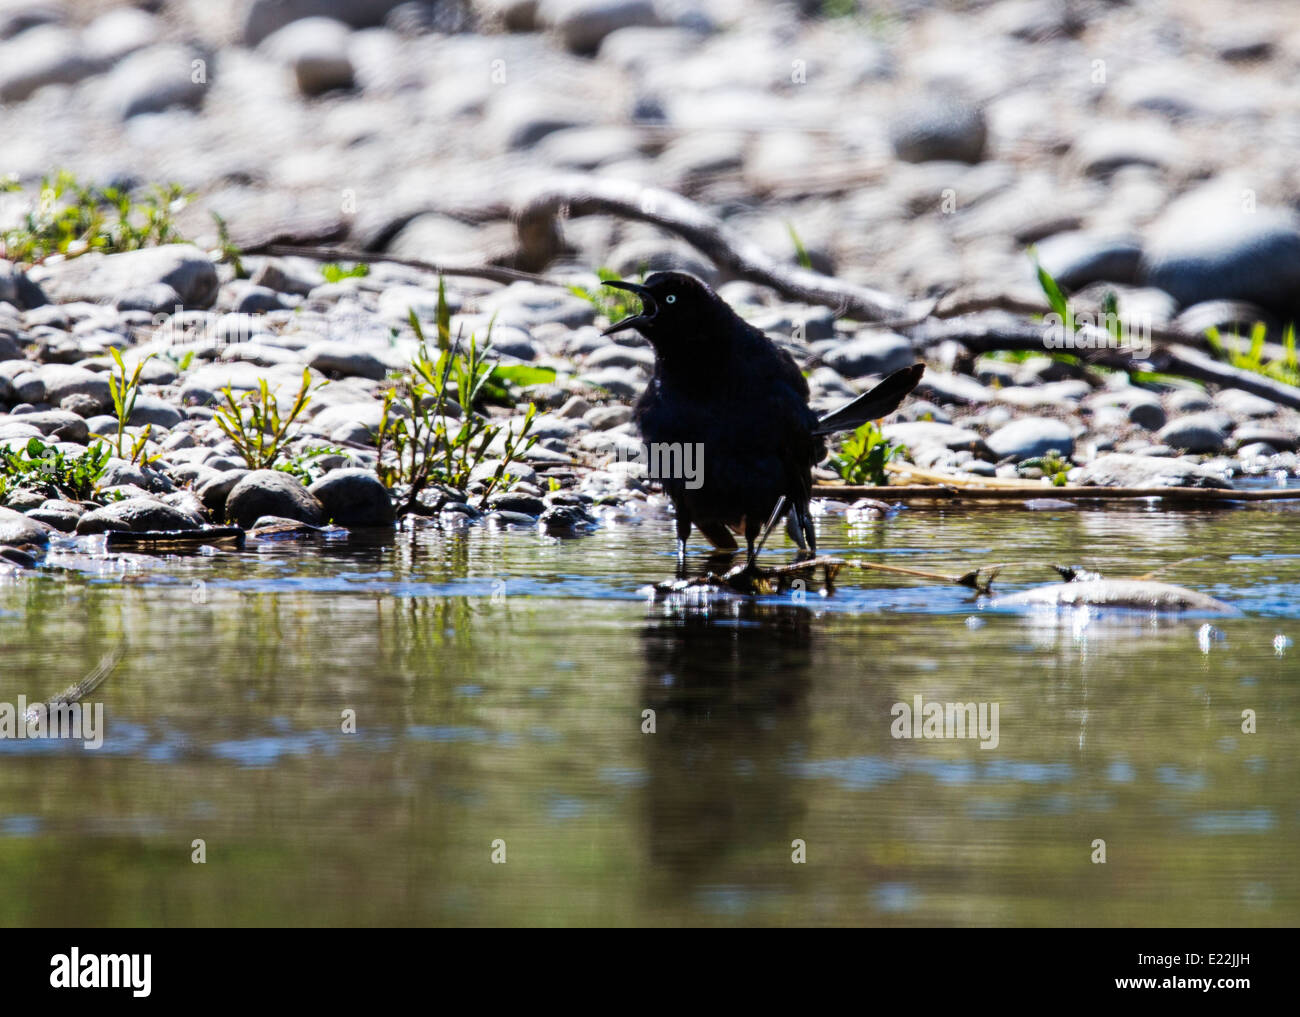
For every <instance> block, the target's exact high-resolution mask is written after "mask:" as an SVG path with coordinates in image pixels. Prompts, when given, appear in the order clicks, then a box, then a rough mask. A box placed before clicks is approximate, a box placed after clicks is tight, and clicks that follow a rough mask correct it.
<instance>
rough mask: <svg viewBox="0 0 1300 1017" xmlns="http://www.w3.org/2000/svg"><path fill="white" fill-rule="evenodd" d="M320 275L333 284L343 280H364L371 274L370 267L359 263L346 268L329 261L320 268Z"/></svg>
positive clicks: (361, 262)
mask: <svg viewBox="0 0 1300 1017" xmlns="http://www.w3.org/2000/svg"><path fill="white" fill-rule="evenodd" d="M320 274H321V275H323V276H324V277H325V281H326V282H332V283H336V282H339V281H340V280H343V279H364V278H365V277H366V276H368V275H369V274H370V266H369V265H367V264H366V263H365V262H363V261H359V262H357V263H356V264H355V265H353V266H352V267H351V268H344V267H343V266H342V265H340V264H338V263H337V262H334V261H328V262H326V263H325V264H324V265H322V266H321V267H320Z"/></svg>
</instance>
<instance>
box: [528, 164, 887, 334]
mask: <svg viewBox="0 0 1300 1017" xmlns="http://www.w3.org/2000/svg"><path fill="white" fill-rule="evenodd" d="M584 215H614V216H619V217H621V218H625V219H638V220H640V221H642V222H648V223H652V224H654V225H656V226H659V227H661V228H663V229H665V230H669V231H670V232H673V233H676V234H677V235H678V236H680V237H682V238H683V239H684V240H686V241H687V242H688V243H690V244H691V245H692V246H693V247H695V248H696V249H697V250H699V251H700V252H701V253H703V254H706V255H708V256H709V257H710V258H712V259H713V261H714V262H715V263H716V264H717V265H718V267H719V268H721V269H723V271H725V272H728V273H730V274H732V275H734V276H736V277H737V278H740V279H747V280H749V281H750V282H755V283H759V284H760V285H763V286H770V287H771V288H772V289H774V290H776V291H777V292H778V293H780V294H781V295H782V296H783V297H786V298H787V299H789V300H798V301H801V302H803V303H807V304H818V305H821V306H825V307H833V308H835V310H836V313H838V314H840V315H843V316H845V317H849V318H856V319H859V320H862V321H884V320H889V319H895V318H906V317H907V316H908V313H909V307H908V304H907V303H906V302H905V301H903V300H900V299H898V298H897V297H894V296H891V295H890V294H888V293H884V292H882V291H880V290H875V289H871V288H869V287H866V286H858V285H855V284H853V283H848V282H844V281H842V280H840V279H833V278H831V277H830V276H825V275H822V274H821V273H819V272H813V271H811V270H809V269H805V268H800V267H799V266H797V265H786V264H782V263H780V262H778V261H776V260H775V259H773V258H772V257H770V256H769V255H768V254H767V253H766V252H765V251H763V249H762V248H760V247H759V246H758V245H757V244H755V243H753V242H751V241H749V240H746V239H745V238H744V237H742V236H740V235H739V234H737V233H736V232H735V231H733V230H732V229H731V228H730V227H728V226H727V225H726V224H725V223H723V221H722V220H721V219H719V218H717V216H715V215H713V214H712V213H710V212H708V211H706V210H705V209H704V207H703V206H701V205H698V204H696V203H695V202H694V201H691V200H689V199H688V198H683V197H682V196H681V195H679V194H674V193H673V192H671V191H665V190H662V189H660V188H657V187H642V186H641V185H640V184H636V183H633V182H631V181H627V180H614V179H606V178H603V177H595V176H582V175H577V176H568V177H559V178H555V179H552V180H549V181H545V182H543V183H542V184H540V185H539V186H537V187H536V188H535V189H533V190H531V191H528V192H525V193H524V194H523V196H522V197H521V198H520V200H519V201H518V202H517V203H516V205H515V230H516V233H517V235H518V238H519V256H518V265H519V267H520V268H523V269H525V270H528V271H538V270H540V269H542V268H544V267H545V266H546V265H548V264H549V263H550V262H551V261H552V259H554V258H555V257H556V256H557V255H558V254H560V253H561V252H562V251H563V249H564V244H563V238H562V236H561V233H560V225H559V224H560V221H561V220H562V219H564V218H566V217H568V218H576V217H578V216H584Z"/></svg>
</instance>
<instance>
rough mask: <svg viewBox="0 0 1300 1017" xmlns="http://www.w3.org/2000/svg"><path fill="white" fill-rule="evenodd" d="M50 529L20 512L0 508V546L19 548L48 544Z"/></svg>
mask: <svg viewBox="0 0 1300 1017" xmlns="http://www.w3.org/2000/svg"><path fill="white" fill-rule="evenodd" d="M51 532H53V531H52V530H51V528H50V527H49V526H48V525H46V524H45V523H42V522H39V521H38V520H35V519H31V518H29V517H27V516H25V515H23V514H22V513H21V512H15V511H14V510H13V509H9V508H2V507H0V545H10V546H21V545H23V544H36V545H39V546H44V545H45V544H48V543H49V540H50V533H51Z"/></svg>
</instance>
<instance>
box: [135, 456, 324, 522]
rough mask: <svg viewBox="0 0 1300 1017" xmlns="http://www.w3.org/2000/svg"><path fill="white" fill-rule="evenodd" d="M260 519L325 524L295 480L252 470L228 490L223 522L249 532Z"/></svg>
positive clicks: (276, 472) (320, 510) (317, 504)
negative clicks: (233, 524)
mask: <svg viewBox="0 0 1300 1017" xmlns="http://www.w3.org/2000/svg"><path fill="white" fill-rule="evenodd" d="M262 516H277V517H280V518H283V519H293V520H297V521H298V522H300V523H307V524H309V525H311V526H320V525H321V524H322V523H324V522H325V509H324V507H323V506H322V505H321V503H320V501H319V500H317V498H316V496H315V495H313V494H312V493H311V492H310V491H308V490H307V488H305V487H303V486H302V484H301V483H300V482H299V481H298V480H297V479H296V478H295V477H291V476H290V475H289V474H287V473H283V472H281V471H280V470H254V471H252V472H251V473H249V474H248V475H247V476H245V477H243V478H241V479H240V481H239V483H237V484H236V485H235V486H234V488H232V489H231V491H230V494H229V495H228V496H227V498H226V518H227V519H229V520H230V521H231V522H233V523H235V524H237V525H239V526H242V527H244V529H251V528H253V526H254V525H255V524H256V523H257V520H258V519H260V518H261V517H262ZM159 528H160V529H161V528H162V527H159Z"/></svg>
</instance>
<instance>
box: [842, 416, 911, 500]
mask: <svg viewBox="0 0 1300 1017" xmlns="http://www.w3.org/2000/svg"><path fill="white" fill-rule="evenodd" d="M906 451H907V450H906V448H905V447H904V446H902V445H893V444H890V442H889V441H887V440H886V439H885V436H884V435H883V434H881V432H880V428H879V427H877V426H876V425H875V423H874V422H873V421H870V420H868V421H867V422H866V423H865V424H863V425H862V426H861V427H859V428H858V429H857V430H856V431H854V432H853V433H852V434H850V435H849V436H848V437H847V438H845V439H844V441H843V443H842V444H841V446H840V451H839V452H837V453H835V454H834V455H833V456H831V468H832V469H833V470H834V471H835V472H836V473H838V474H839V475H840V477H841V478H842V479H843V480H844V482H845V483H846V484H871V485H873V486H875V487H884V486H885V485H886V484H888V483H889V475H888V474H887V473H886V472H885V464H886V463H888V462H890V461H892V460H893V459H896V458H897V457H899V456H901V455H903V453H904V452H906Z"/></svg>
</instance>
